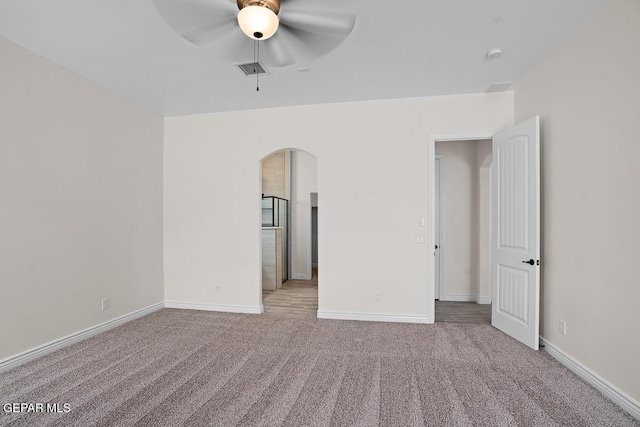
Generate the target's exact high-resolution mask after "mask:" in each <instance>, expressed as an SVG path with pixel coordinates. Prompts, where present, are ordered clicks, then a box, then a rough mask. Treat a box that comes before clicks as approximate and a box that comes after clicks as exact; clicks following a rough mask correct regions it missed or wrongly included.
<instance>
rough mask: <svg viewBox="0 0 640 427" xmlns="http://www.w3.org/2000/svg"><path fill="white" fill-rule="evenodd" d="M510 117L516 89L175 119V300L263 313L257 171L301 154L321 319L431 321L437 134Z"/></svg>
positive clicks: (171, 201)
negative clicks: (305, 158)
mask: <svg viewBox="0 0 640 427" xmlns="http://www.w3.org/2000/svg"><path fill="white" fill-rule="evenodd" d="M512 114H513V98H512V93H499V94H477V95H460V96H446V97H430V98H412V99H398V100H385V101H370V102H356V103H343V104H331V105H315V106H305V107H290V108H275V109H267V110H259V111H241V112H229V113H221V114H205V115H198V116H185V117H171V118H167V119H165V169H164V179H165V180H164V194H165V200H164V201H165V229H164V231H165V234H164V236H165V240H164V242H165V292H166V298H167V300H168V301H169V302H177V303H181V302H182V303H187V302H198V303H200V304H211V305H217V306H222V305H224V306H232V307H233V309H244V310H247V311H255V310H257V309H259V307H260V282H259V280H260V276H259V274H260V257H259V250H260V235H259V229H260V227H259V224H260V216H259V208H258V201H259V194H260V176H259V167H258V165H259V162H260V160H261V159H262V158H263V157H265V156H266V155H268V154H270V153H272V152H274V151H277V150H281V149H289V148H297V149H301V150H304V151H306V152H308V153H311V154H313V155H314V156H316V158H317V159H318V160H317V161H318V193H319V194H321V197H322V209H320V210H319V211H318V229H319V236H318V251H319V255H318V256H319V260H320V261H322V285H321V286H320V289H319V308H320V312H321V314H327V313H328V314H327V315H334V314H335V315H345V316H351V317H354V316H356V315H359V314H363V313H364V314H365V315H369V316H373V315H375V316H378V317H376V318H381V317H380V316H386V317H384V318H385V319H398V320H418V321H429V320H433V312H432V310H433V292H432V290H430V289H429V287H428V286H427V284H428V283H429V279H428V274H429V272H428V271H427V257H428V255H429V254H432V251H429V250H428V248H427V245H418V244H416V235H420V234H421V235H424V236H426V237H428V233H429V230H428V229H427V227H421V226H420V218H426V219H427V221H426V223H427V224H428V223H429V218H428V215H429V212H430V209H429V203H428V197H427V194H428V186H427V180H428V178H427V177H428V167H427V139H428V135H429V133H430V132H434V133H440V134H447V133H448V134H462V133H471V132H488V133H493V132H495V131H498V130H501V129H503V128H506V127H508V126H511V125H512V124H513V116H512ZM283 117H286V118H287V120H286V123H284V122H283V121H282V118H283ZM246 123H252V124H253V125H252V126H246ZM327 124H330V125H327ZM230 134H233V135H234V138H233V140H234V141H238V140H240V141H243V143H242V144H237V143H236V142H231V140H230V139H229V138H228V135H230ZM301 136H303V137H301ZM229 181H231V182H234V183H235V185H234V186H233V188H231V187H230V186H228V185H227V183H228V182H229ZM238 188H242V189H243V191H237V189H238ZM211 194H215V196H216V198H217V199H219V200H233V204H234V209H233V213H231V212H228V213H227V212H224V211H222V212H221V211H220V209H216V206H215V204H213V203H211V201H210V195H211ZM220 241H223V242H225V244H224V245H220V244H218V242H220ZM372 266H374V268H372ZM212 283H217V284H219V285H220V286H221V292H220V293H215V292H214V289H213V287H212V286H211V284H212ZM375 292H381V300H380V301H376V300H375ZM430 310H431V311H430Z"/></svg>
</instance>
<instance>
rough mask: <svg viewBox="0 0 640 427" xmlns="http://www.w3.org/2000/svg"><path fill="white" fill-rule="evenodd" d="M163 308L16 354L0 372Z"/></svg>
mask: <svg viewBox="0 0 640 427" xmlns="http://www.w3.org/2000/svg"><path fill="white" fill-rule="evenodd" d="M163 307H164V304H163V303H161V302H159V303H156V304H153V305H150V306H148V307H145V308H141V309H140V310H136V311H133V312H131V313H129V314H125V315H123V316H120V317H116V318H115V319H112V320H109V321H107V322H104V323H100V324H99V325H96V326H92V327H90V328H87V329H83V330H82V331H79V332H76V333H73V334H71V335H67V336H65V337H62V338H59V339H57V340H54V341H51V342H48V343H46V344H42V345H39V346H37V347H34V348H32V349H30V350H27V351H25V352H22V353H19V354H16V355H15V356H11V357H8V358H6V359H3V360H0V372H3V371H6V370H9V369H12V368H15V367H16V366H19V365H22V364H23V363H26V362H28V361H30V360H33V359H35V358H38V357H41V356H44V355H45V354H48V353H52V352H54V351H56V350H59V349H61V348H62V347H66V346H68V345H71V344H74V343H76V342H78V341H82V340H84V339H87V338H89V337H92V336H94V335H97V334H99V333H101V332H105V331H108V330H109V329H113V328H115V327H116V326H120V325H122V324H124V323H127V322H130V321H132V320H135V319H138V318H140V317H142V316H146V315H147V314H151V313H153V312H154V311H158V310H161V309H162V308H163Z"/></svg>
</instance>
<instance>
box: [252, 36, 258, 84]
mask: <svg viewBox="0 0 640 427" xmlns="http://www.w3.org/2000/svg"><path fill="white" fill-rule="evenodd" d="M259 62H260V39H254V40H253V63H254V64H258V63H259ZM253 72H254V73H255V74H256V92H258V91H260V73H258V70H257V69H255V68H254V69H253Z"/></svg>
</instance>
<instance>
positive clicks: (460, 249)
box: [435, 140, 491, 301]
mask: <svg viewBox="0 0 640 427" xmlns="http://www.w3.org/2000/svg"><path fill="white" fill-rule="evenodd" d="M435 153H436V154H437V155H441V156H442V160H441V161H440V171H441V175H442V176H441V178H442V181H441V185H442V190H441V191H442V197H443V206H442V210H443V216H442V218H441V224H442V231H443V233H442V237H441V244H442V246H441V248H440V251H441V252H440V253H441V256H442V259H443V268H442V270H443V271H442V272H441V277H442V281H443V287H442V295H440V299H441V300H443V301H447V300H451V301H459V300H462V301H464V300H468V301H476V300H481V301H484V300H487V298H489V297H490V292H491V290H490V286H489V284H490V283H489V281H490V257H489V256H488V255H489V254H488V251H489V250H490V247H488V246H487V243H490V239H489V237H490V236H489V226H488V222H489V212H488V197H489V186H490V182H489V180H488V179H487V178H488V174H482V171H483V168H482V165H483V163H484V161H485V160H486V158H487V156H491V141H490V140H480V141H468V140H465V141H437V142H436V144H435ZM489 163H490V159H489ZM485 175H486V176H485Z"/></svg>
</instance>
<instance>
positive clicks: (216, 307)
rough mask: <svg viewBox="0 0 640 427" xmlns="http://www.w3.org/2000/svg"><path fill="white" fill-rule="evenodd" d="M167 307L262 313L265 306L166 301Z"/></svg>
mask: <svg viewBox="0 0 640 427" xmlns="http://www.w3.org/2000/svg"><path fill="white" fill-rule="evenodd" d="M164 306H165V307H166V308H181V309H184V310H203V311H221V312H225V313H246V314H262V313H263V312H264V307H263V306H262V304H260V305H259V306H252V305H230V304H200V303H196V302H179V301H165V303H164Z"/></svg>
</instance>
